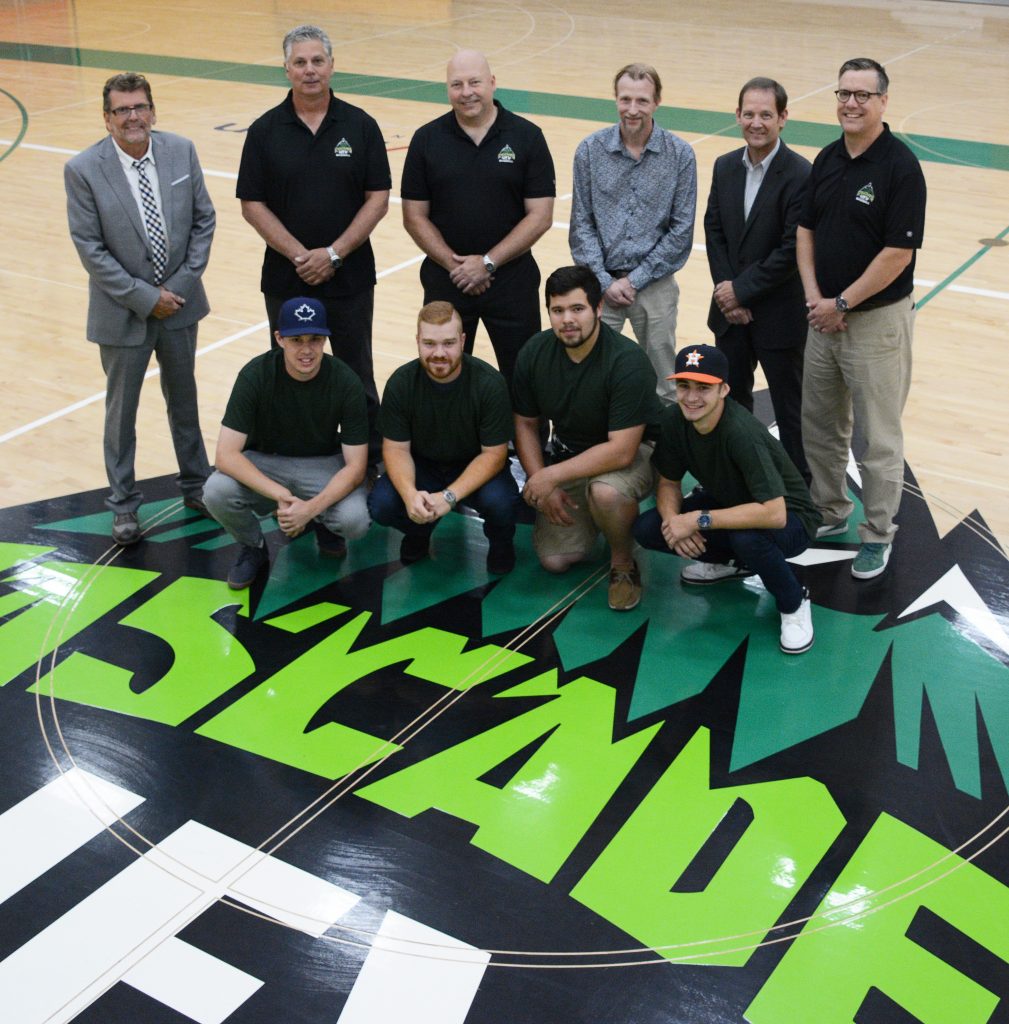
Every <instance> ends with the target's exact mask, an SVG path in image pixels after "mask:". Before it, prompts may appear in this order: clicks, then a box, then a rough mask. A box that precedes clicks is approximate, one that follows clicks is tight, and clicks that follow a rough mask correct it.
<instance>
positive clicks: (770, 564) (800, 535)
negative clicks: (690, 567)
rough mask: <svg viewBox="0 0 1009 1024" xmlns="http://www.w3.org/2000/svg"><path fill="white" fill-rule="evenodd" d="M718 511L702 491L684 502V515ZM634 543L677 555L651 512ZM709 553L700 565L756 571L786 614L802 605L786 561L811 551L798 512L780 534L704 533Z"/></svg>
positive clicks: (642, 517)
mask: <svg viewBox="0 0 1009 1024" xmlns="http://www.w3.org/2000/svg"><path fill="white" fill-rule="evenodd" d="M705 508H707V509H711V508H718V506H717V504H712V503H711V495H709V494H707V493H706V492H704V491H702V490H701V489H700V488H696V489H695V490H693V491H692V492H691V493H690V494H689V495H687V497H686V498H684V499H683V507H682V508H681V510H680V511H681V512H697V511H700V510H701V509H705ZM633 532H634V539H635V540H636V541H637V542H638V543H639V544H640V545H641V546H642V547H643V548H648V549H649V550H650V551H664V552H665V553H666V554H668V555H672V554H675V552H674V551H672V550H671V549H670V547H669V545H668V544H667V543H666V539H665V537H663V536H662V517H661V516H660V515H659V513H658V510H657V509H654V508H653V509H651V510H649V511H648V512H645V513H644V514H643V515H640V516H638V518H637V519H636V520H635V521H634V529H633ZM701 532H702V534H703V536H704V542H705V544H706V545H707V549H706V550H705V552H704V554H703V555H701V556H700V557H699V558H698V559H697V561H699V562H717V563H719V564H722V565H724V564H726V563H728V562H730V561H732V560H735V562H736V564H737V565H741V566H745V567H746V568H747V569H752V570H753V571H754V572H755V573H756V574H757V575H758V576H759V577H760V578H761V580H762V581H763V583H764V586H765V587H766V588H767V590H768V592H769V593H770V594H772V595H773V596H774V599H775V601H777V603H778V611H779V612H781V613H782V614H785V615H787V614H790V613H791V612H794V611H795V610H796V609H797V608H798V607H799V605H800V604H801V603H802V593H803V592H802V584H801V583H799V580H798V578H797V577H796V575H795V572H794V570H793V569H792V567H791V566H790V565H789V564H788V562H787V561H785V559H786V558H794V557H795V556H796V555H800V554H802V552H803V551H805V550H806V548H807V547H809V534H808V533H806V528H805V527H804V526H803V525H802V520H801V519H799V517H798V516H797V515H796V514H795V513H794V512H789V513H788V520H787V522H786V523H785V525H784V527H783V528H782V529H780V530H702V531H701Z"/></svg>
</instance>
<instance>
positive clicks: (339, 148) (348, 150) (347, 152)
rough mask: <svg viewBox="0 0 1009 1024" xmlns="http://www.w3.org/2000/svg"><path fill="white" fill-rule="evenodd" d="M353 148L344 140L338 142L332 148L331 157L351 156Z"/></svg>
mask: <svg viewBox="0 0 1009 1024" xmlns="http://www.w3.org/2000/svg"><path fill="white" fill-rule="evenodd" d="M353 155H354V147H353V146H352V145H351V144H350V143H349V142H348V141H347V140H346V139H340V141H339V142H338V143H337V144H336V145H335V146H334V147H333V156H353Z"/></svg>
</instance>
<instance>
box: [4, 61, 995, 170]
mask: <svg viewBox="0 0 1009 1024" xmlns="http://www.w3.org/2000/svg"><path fill="white" fill-rule="evenodd" d="M0 60H21V61H29V62H35V63H41V64H65V65H70V66H73V67H87V68H105V69H109V70H115V69H123V68H129V69H130V70H132V71H141V72H144V73H145V74H159V75H171V76H174V77H182V78H203V79H217V80H219V81H226V82H246V83H249V84H251V85H275V86H280V87H283V88H286V87H287V84H288V83H287V78H286V77H285V75H284V71H283V68H281V67H279V66H278V65H270V66H266V65H260V64H234V63H229V62H226V61H218V60H197V59H194V58H187V57H165V56H159V55H157V54H149V53H121V52H119V51H117V50H86V49H81V48H80V47H72V46H46V45H44V44H41V43H12V42H3V41H0ZM332 86H333V89H334V90H335V91H336V92H338V93H343V94H345V95H359V96H374V97H384V98H390V97H395V98H396V99H403V100H412V101H414V102H418V103H434V104H438V105H439V106H444V105H445V86H444V84H443V83H441V82H421V81H417V80H416V79H411V78H383V77H380V76H375V75H356V74H350V73H349V72H341V71H338V72H336V73H335V74H334V75H333V80H332ZM497 95H498V98H499V99H500V100H501V102H502V103H503V104H504V105H505V106H506V107H508V108H509V109H510V110H514V111H516V112H517V113H520V114H540V115H543V116H548V117H564V118H572V119H575V120H579V121H593V122H601V123H604V124H605V123H608V122H611V121H613V119H614V113H613V100H612V99H596V98H593V97H587V96H565V95H562V94H560V93H549V92H528V91H526V90H521V89H499V90H498V93H497ZM656 120H657V121H658V122H659V124H660V125H662V127H663V128H668V129H670V130H672V131H678V132H687V133H690V134H696V135H721V134H725V133H734V132H735V130H736V121H735V118H734V117H733V116H732V115H731V114H726V113H725V112H724V111H715V110H691V109H688V108H686V107H659V110H658V114H657V115H656ZM837 132H838V129H837V126H836V125H829V124H818V123H817V122H814V121H795V120H790V121H789V122H788V141H789V142H790V143H794V144H795V145H797V146H811V147H814V148H821V147H823V146H825V145H827V143H828V142H832V141H833V140H834V139H835V138H837ZM901 138H902V139H904V141H905V142H907V144H908V145H909V146H911V148H912V149H914V151H915V152H916V154H917V156H918V158H919V159H920V160H923V161H928V162H931V163H942V164H960V165H963V166H968V167H981V168H987V169H989V170H996V171H1009V146H1003V145H995V144H994V143H988V142H973V141H971V140H969V139H946V138H939V137H937V136H933V135H903V134H902V135H901Z"/></svg>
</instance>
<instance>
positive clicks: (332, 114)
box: [281, 89, 340, 124]
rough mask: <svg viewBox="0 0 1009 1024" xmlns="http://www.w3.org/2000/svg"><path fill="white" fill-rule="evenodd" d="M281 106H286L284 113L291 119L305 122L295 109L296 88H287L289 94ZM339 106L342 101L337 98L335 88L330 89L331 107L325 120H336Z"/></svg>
mask: <svg viewBox="0 0 1009 1024" xmlns="http://www.w3.org/2000/svg"><path fill="white" fill-rule="evenodd" d="M281 106H282V107H283V108H284V113H285V114H286V115H287V117H288V118H289V119H290V121H292V122H295V121H296V122H297V123H298V124H303V123H304V122H303V121H302V120H301V118H300V117H298V112H297V111H296V110H295V109H294V90H293V89H288V90H287V96H286V97H285V98H284V102H283V103H282V104H281ZM339 106H340V101H339V100H338V99H337V98H336V96H335V94H334V93H333V90H332V89H330V90H329V108H328V109H327V111H326V117H325V120H327V121H332V120H335V119H336V117H337V115H338V109H339Z"/></svg>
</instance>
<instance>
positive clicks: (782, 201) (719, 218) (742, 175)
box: [704, 142, 811, 351]
mask: <svg viewBox="0 0 1009 1024" xmlns="http://www.w3.org/2000/svg"><path fill="white" fill-rule="evenodd" d="M810 166H811V165H810V163H809V161H808V160H806V159H805V158H804V157H801V156H799V154H798V153H795V152H793V151H792V150H791V149H789V148H788V147H787V146H786V145H785V143H784V142H782V143H781V148H780V149H779V150H778V153H777V155H776V156H775V158H774V160H773V161H772V163H771V166H770V168H769V169H768V171H767V174H766V176H765V177H764V180H763V182H762V183H761V186H760V190H759V191H758V192H757V198H756V199H755V200H754V201H753V206H752V208H751V209H750V216H749V217H747V218H746V221H745V222H744V221H743V190H744V188H745V186H746V168H745V167H744V166H743V150H742V149H737V150H734V151H733V152H731V153H726V154H725V155H724V156H720V157H719V158H718V159H717V160H716V161H715V169H714V173H713V174H712V179H711V192H710V193H709V195H708V208H707V210H706V211H705V214H704V236H705V246H706V248H707V251H708V267H709V268H710V270H711V279H712V281H713V282H714V283H715V284H718V283H719V282H720V281H731V282H732V287H733V289H734V291H735V293H736V298H737V299H738V300H739V302H740V304H741V305H743V306H746V307H747V308H748V309H750V311H751V312H752V313H753V323H752V324H751V325H750V332H751V333H750V337H751V339H752V341H753V345H754V348H756V349H757V350H758V351H759V349H761V348H765V349H783V348H792V347H794V346H798V345H801V344H803V342H804V341H805V339H806V329H807V323H806V308H805V296H804V293H803V288H802V281H801V280H800V279H799V271H798V268H797V267H796V263H795V229H796V226H797V225H798V223H799V213H800V211H801V208H802V197H803V193H804V191H805V186H806V179H807V178H808V177H809V171H810ZM708 327H709V328H710V329H711V331H712V333H713V334H714V335H715V337H716V338H720V337H722V335H724V334H725V332H726V331H727V330H728V329H729V323H728V321H727V320H726V319H725V317H724V316H722V314H721V312H720V311H719V309H718V306H717V305H716V304H715V302H714V300H712V302H711V309H710V311H709V313H708Z"/></svg>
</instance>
